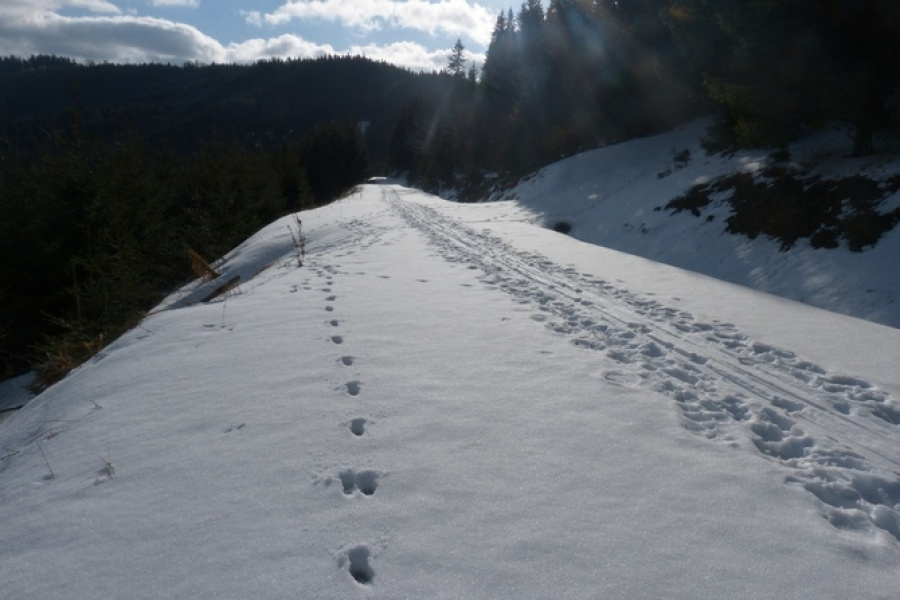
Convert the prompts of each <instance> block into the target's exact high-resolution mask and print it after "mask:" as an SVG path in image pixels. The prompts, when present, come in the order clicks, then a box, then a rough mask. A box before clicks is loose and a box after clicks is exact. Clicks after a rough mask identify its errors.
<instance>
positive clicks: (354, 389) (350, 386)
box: [344, 381, 362, 396]
mask: <svg viewBox="0 0 900 600" xmlns="http://www.w3.org/2000/svg"><path fill="white" fill-rule="evenodd" d="M344 386H345V387H346V388H347V393H348V394H350V395H351V396H359V392H360V390H361V389H362V383H361V382H359V381H348V382H347V383H345V384H344Z"/></svg>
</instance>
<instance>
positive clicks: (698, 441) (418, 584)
mask: <svg viewBox="0 0 900 600" xmlns="http://www.w3.org/2000/svg"><path fill="white" fill-rule="evenodd" d="M688 133H689V132H681V135H682V136H687V137H689V136H688ZM672 142H673V140H672V138H665V137H663V138H661V139H657V140H655V141H653V140H644V141H638V142H636V143H635V144H636V145H635V147H634V148H631V149H629V148H618V147H617V148H615V149H610V150H609V152H611V153H614V154H615V153H618V158H615V157H612V158H611V157H610V156H605V157H604V155H603V154H595V155H588V156H581V157H576V158H575V159H570V161H567V162H570V164H569V166H566V164H564V163H561V164H559V165H556V166H554V167H550V168H549V169H547V170H546V171H545V172H544V173H542V174H540V175H539V176H538V177H536V178H535V179H533V180H532V181H531V182H530V183H526V184H523V186H522V187H521V188H520V189H519V190H518V191H517V194H518V200H508V201H502V202H492V203H485V204H479V205H459V204H453V203H449V202H446V201H443V200H440V199H438V198H436V197H433V196H429V195H427V194H424V193H422V192H419V191H416V190H413V189H410V188H406V187H403V186H401V185H399V184H397V183H395V182H392V181H389V180H376V181H373V182H371V183H369V184H366V185H364V186H362V187H361V188H359V190H358V191H357V192H356V193H354V194H353V195H351V196H350V197H348V198H346V199H344V200H341V201H339V202H337V203H335V204H332V205H330V206H327V207H323V208H320V209H317V210H314V211H308V212H305V213H302V214H301V215H300V216H301V218H302V219H303V229H304V232H305V234H306V249H307V256H306V260H305V263H304V265H303V266H302V267H298V264H297V259H296V251H295V249H294V247H293V242H292V238H291V233H290V231H289V228H290V227H291V226H292V224H293V219H292V217H287V218H285V219H281V220H279V221H277V222H275V223H273V224H272V225H270V226H269V227H267V228H265V229H263V230H262V231H260V232H259V233H258V234H257V235H255V236H253V237H252V238H251V239H250V240H248V241H247V242H246V243H245V244H243V245H241V246H240V247H238V248H237V249H235V251H233V252H232V253H230V254H229V255H228V256H226V257H224V259H223V260H222V261H221V262H220V263H218V264H217V265H216V266H217V268H218V270H219V272H220V273H221V277H220V278H219V279H218V280H216V281H212V282H199V281H198V282H194V283H192V284H190V285H188V286H186V287H185V288H184V289H182V290H179V291H178V292H177V293H175V294H173V295H172V297H170V298H169V299H167V300H166V301H165V302H163V303H162V304H161V305H160V307H159V308H158V309H157V310H155V311H154V312H153V313H152V314H151V315H150V316H148V318H146V319H145V320H144V321H143V322H142V323H141V325H140V326H139V327H137V328H135V329H134V330H132V331H130V332H129V333H127V334H126V335H124V336H122V337H121V338H120V339H119V340H117V341H116V342H114V343H113V344H112V345H110V346H109V347H108V348H106V349H105V350H104V351H103V352H102V354H100V355H99V356H97V357H96V358H95V359H93V360H92V361H90V362H89V363H87V364H85V365H84V366H82V367H81V368H79V369H78V370H76V371H75V372H73V373H72V374H71V375H70V376H69V377H67V378H66V379H64V380H63V381H61V382H60V383H58V384H56V385H55V386H53V387H51V388H50V389H48V390H47V391H46V392H44V393H43V394H41V395H40V396H38V397H37V398H35V399H34V400H33V401H32V402H30V403H29V404H28V405H27V406H26V407H25V408H23V409H21V410H18V411H15V412H12V413H9V414H8V416H7V417H6V419H5V420H4V421H2V422H0V457H2V459H0V539H2V540H3V543H2V544H0V581H2V582H3V583H2V596H3V598H4V599H19V598H41V599H50V598H248V597H249V598H288V597H290V598H298V597H299V598H325V599H327V598H356V597H358V598H391V599H394V598H413V599H417V598H447V599H459V598H498V599H504V598H511V599H512V598H515V599H523V598H534V599H537V598H667V599H669V598H683V599H691V600H698V599H705V598H710V599H712V598H715V599H717V600H719V599H723V598H734V599H738V598H740V599H746V598H775V597H777V598H798V599H799V598H822V599H830V598H834V599H838V598H840V599H844V598H881V599H888V598H895V597H896V590H897V583H898V581H900V518H898V515H900V444H898V441H900V425H898V423H900V405H898V401H897V398H898V397H900V373H898V370H897V369H896V357H897V356H898V351H900V330H898V329H895V328H892V327H887V326H885V325H883V324H879V323H875V322H872V321H865V320H861V319H859V318H856V317H854V316H847V315H842V314H839V313H837V312H833V311H827V310H823V309H822V308H815V307H812V306H809V305H807V304H802V303H799V302H795V301H792V300H790V299H787V298H783V297H777V296H773V295H770V294H767V293H763V292H761V291H754V290H750V289H748V288H747V287H744V286H741V285H736V284H735V283H734V282H732V283H728V282H723V281H721V280H719V279H716V278H713V277H711V276H709V275H713V276H720V275H721V273H719V272H713V273H707V274H701V272H702V271H703V269H702V268H699V267H709V265H711V264H715V261H714V260H712V258H711V257H708V256H707V254H712V253H709V252H705V251H701V250H700V249H699V245H700V244H701V243H704V244H705V243H706V242H707V241H710V240H715V238H716V236H718V235H719V234H716V235H712V234H711V233H709V232H704V231H703V229H702V227H700V226H699V225H697V224H695V223H693V222H692V221H691V220H690V219H692V218H693V217H691V216H690V215H688V216H676V217H671V218H670V219H671V220H672V224H671V225H670V227H671V228H672V229H673V230H678V229H679V228H680V231H682V232H690V233H691V235H694V234H696V235H701V234H702V235H703V236H705V237H703V238H702V239H700V238H698V242H697V243H698V248H696V249H694V248H688V249H685V250H683V251H681V252H682V254H681V258H682V259H683V260H684V261H686V260H687V257H690V256H693V257H694V258H695V259H697V263H696V264H691V265H687V264H682V265H680V266H681V267H682V268H678V267H675V266H671V265H666V264H662V263H661V262H656V261H653V260H648V259H647V258H642V257H640V256H636V255H634V253H632V254H627V253H625V252H623V251H622V250H628V247H627V246H629V244H633V245H636V244H637V242H636V241H634V240H635V239H637V238H638V237H639V236H638V235H633V234H629V233H627V232H626V233H623V232H621V231H618V232H613V233H614V234H615V235H613V234H612V233H611V234H609V237H607V238H604V239H606V240H611V241H610V243H609V244H607V245H608V246H610V247H602V246H599V245H596V244H591V243H585V242H583V241H579V240H578V239H574V238H573V237H569V236H564V235H561V234H558V233H555V232H553V231H551V230H549V229H547V228H544V227H540V226H538V225H541V224H552V223H551V222H552V221H553V220H554V219H557V218H563V217H564V218H567V219H573V220H574V219H575V216H576V215H577V217H578V219H577V224H576V228H575V231H573V233H574V234H575V235H576V236H581V237H582V238H583V239H587V240H588V241H591V240H590V239H589V238H591V236H594V235H597V236H599V235H600V233H595V232H601V231H612V230H613V229H615V228H614V226H613V225H614V224H615V223H616V222H617V221H616V220H615V217H616V216H625V213H626V211H633V212H634V214H633V215H631V214H629V215H628V216H627V218H625V219H624V220H622V221H618V222H619V223H622V222H626V221H627V222H630V223H634V224H637V225H640V224H641V223H647V224H648V225H649V226H650V227H652V228H653V229H659V228H663V227H664V225H663V223H662V221H659V222H657V221H652V222H651V221H650V220H649V219H650V218H651V216H652V217H653V218H654V219H656V215H657V213H652V215H651V214H650V213H648V212H647V208H649V207H650V206H651V205H652V204H653V203H654V202H657V200H655V199H653V198H650V199H648V200H647V202H646V207H645V208H644V209H640V208H637V209H636V208H635V206H631V207H626V206H624V204H625V203H624V202H619V201H621V200H622V199H623V196H622V194H625V191H624V190H627V189H629V188H631V189H632V190H635V189H636V190H637V191H634V193H633V196H629V197H630V198H640V197H642V196H643V195H645V194H646V195H649V194H650V193H651V191H652V188H654V186H656V185H663V183H665V184H666V185H673V182H675V181H681V180H680V179H678V178H684V179H685V181H687V180H688V179H692V178H696V177H698V176H700V174H699V173H698V172H695V173H687V172H686V171H688V170H689V169H691V168H693V167H692V166H691V165H689V166H688V167H686V168H684V169H679V170H677V171H675V172H673V174H672V175H670V176H669V177H667V178H663V179H661V180H660V179H657V178H656V176H655V173H651V174H650V177H649V178H647V177H645V175H646V173H644V172H642V171H640V169H639V167H638V166H637V165H636V164H635V166H634V168H633V169H632V171H629V170H628V169H622V170H621V171H616V172H614V173H611V174H604V173H605V171H597V169H598V168H599V167H598V166H597V165H598V164H599V163H601V162H602V161H604V160H607V161H613V158H615V160H623V161H629V160H634V161H637V160H638V158H640V157H642V156H643V157H646V155H647V154H648V153H649V152H650V151H651V150H652V149H653V148H656V149H657V150H658V149H659V148H662V149H665V150H666V151H668V148H669V146H671V145H672ZM641 144H643V145H644V146H641ZM695 156H696V155H695ZM738 159H740V157H737V158H736V160H738ZM695 160H698V159H696V158H695ZM703 160H706V159H703ZM710 160H711V161H713V162H714V160H713V159H710ZM715 160H718V159H715ZM588 162H591V163H592V164H593V166H590V165H588V164H587V163H588ZM713 162H711V163H710V165H713ZM692 164H693V162H692ZM717 165H718V163H716V164H715V165H713V166H715V167H716V168H719V166H717ZM721 168H723V169H724V168H725V167H724V166H722V167H721ZM566 169H568V170H569V171H568V175H567V174H566V173H565V172H564V171H565V170H566ZM707 173H708V174H710V176H713V175H715V169H714V168H713V167H712V166H711V167H709V168H708V169H707ZM604 177H606V180H604ZM651 180H652V181H651ZM554 181H556V183H554ZM660 182H663V183H660ZM612 184H616V185H617V186H619V189H621V190H622V191H620V192H618V193H619V197H618V200H619V201H616V202H614V204H616V206H615V207H609V206H608V205H609V204H610V203H613V201H614V200H616V198H613V197H612V196H613V192H612V191H608V190H612V189H613V188H614V187H615V186H613V185H612ZM555 186H558V187H555ZM641 186H644V187H641ZM554 190H555V191H554ZM659 193H662V192H661V191H660V192H659ZM529 194H531V195H529ZM541 195H546V196H548V197H549V196H551V195H555V197H556V201H557V202H558V204H553V203H552V202H550V201H549V200H548V201H546V202H545V203H544V204H541V203H540V202H539V200H538V198H539V197H540V196H541ZM592 195H593V196H594V198H592V199H590V198H589V197H590V196H592ZM579 203H580V204H579ZM591 203H593V204H594V205H595V206H593V208H591V207H590V206H591ZM620 204H622V206H619V205H620ZM601 209H603V210H606V212H605V214H606V217H602V215H601V216H596V213H597V212H598V211H600V210H601ZM607 209H608V210H607ZM640 210H644V211H645V212H644V213H641V214H638V212H640ZM554 211H555V212H554ZM578 211H581V212H578ZM645 217H646V218H645ZM682 221H683V222H682ZM695 226H696V227H695ZM585 232H587V233H585ZM645 237H647V238H648V239H649V237H650V236H645ZM721 237H724V236H721ZM629 240H631V241H629ZM613 242H615V243H613ZM664 242H665V240H664V239H662V238H661V239H660V244H662V243H664ZM721 243H722V244H732V245H733V247H740V248H745V249H746V250H747V253H748V254H750V255H752V256H756V257H763V256H767V258H766V260H769V261H772V263H762V262H759V261H757V262H756V263H754V262H752V261H748V262H747V263H742V264H746V265H750V264H754V265H755V267H754V268H762V267H764V266H765V264H776V263H777V264H779V265H780V266H781V268H780V269H779V270H777V272H776V273H773V274H771V277H770V280H769V285H770V287H775V288H777V289H779V290H780V289H782V288H785V289H786V288H787V287H788V284H789V283H790V281H791V277H793V278H794V282H795V284H796V287H797V288H803V286H805V285H812V284H811V283H810V282H809V281H806V280H803V279H802V278H801V277H800V276H799V275H798V273H800V272H801V270H800V268H799V267H798V266H796V264H795V263H793V262H791V261H792V260H794V259H786V258H784V257H775V258H773V257H772V255H771V254H769V255H766V248H767V246H766V244H769V242H767V241H766V240H758V241H756V242H754V244H745V243H743V242H740V241H737V240H724V239H723V240H722V241H721ZM892 243H893V242H892ZM617 244H619V245H620V246H622V247H616V245H617ZM687 246H689V245H687ZM661 247H662V246H661ZM718 248H719V250H717V252H718V251H721V249H722V248H724V246H719V247H718ZM672 251H673V252H675V254H677V253H678V250H676V249H674V248H673V249H672ZM776 251H777V248H776ZM875 252H877V249H876V251H875ZM801 254H802V253H801ZM837 254H839V255H841V256H845V258H846V260H847V261H848V262H842V261H840V260H834V261H832V260H830V259H828V260H824V261H819V262H818V263H817V265H818V268H819V269H821V270H822V271H827V270H828V269H832V268H833V269H834V270H836V273H835V271H831V274H832V276H834V277H837V276H838V275H842V273H843V272H842V271H841V270H842V269H847V268H850V266H848V265H851V266H852V265H857V266H859V265H862V264H863V261H864V259H872V258H873V257H875V256H877V255H876V254H873V253H862V254H860V255H858V256H859V257H860V258H859V259H857V257H856V256H851V253H849V252H846V253H844V252H843V251H837ZM669 256H671V254H670V255H669ZM829 256H832V255H829ZM815 257H816V255H815V253H812V252H810V253H809V256H807V257H806V259H808V260H810V261H812V259H813V258H815ZM676 258H677V256H676ZM701 258H702V259H706V260H701ZM717 258H721V260H722V261H723V262H727V263H728V264H729V265H730V266H731V267H734V266H735V265H736V264H738V261H737V259H735V258H734V257H732V256H730V255H727V254H725V253H724V251H723V253H722V254H721V256H719V257H717ZM760 260H761V259H760ZM779 261H780V262H779ZM853 261H857V262H853ZM669 262H678V261H677V260H671V261H669ZM872 262H876V261H874V260H872ZM689 266H693V267H697V268H693V269H691V270H684V268H687V267H689ZM723 268H724V267H723ZM879 268H885V269H886V267H884V266H883V265H882V266H881V267H879V266H878V265H875V266H871V267H867V268H866V269H863V268H859V269H858V270H859V271H860V272H861V273H860V275H859V277H860V278H864V277H865V276H867V275H866V273H875V272H877V270H878V269H879ZM749 272H750V271H749V270H746V271H745V272H740V273H737V274H736V276H735V277H732V280H741V279H742V278H744V279H746V277H747V275H748V273H749ZM788 272H790V273H792V274H793V275H791V276H789V275H787V274H786V273H788ZM884 272H886V271H882V273H884ZM235 275H240V277H241V279H240V284H239V286H238V287H236V288H233V289H231V290H230V291H228V292H226V293H224V294H222V295H220V296H218V297H217V298H215V299H212V300H210V301H208V302H196V301H195V300H197V299H198V298H203V297H206V296H208V295H209V292H210V291H211V290H214V289H216V288H217V287H218V286H220V285H221V283H222V282H224V281H228V280H230V279H231V278H233V277H234V276H235ZM858 281H862V279H860V280H858ZM739 282H740V281H739ZM773 282H774V283H773ZM863 285H868V284H863ZM884 285H886V286H889V285H893V282H892V280H887V281H885V282H884ZM851 288H852V286H851V287H849V288H844V289H845V290H850V291H852V289H851ZM785 295H786V296H789V297H790V295H791V294H785ZM811 295H813V296H815V297H817V298H819V297H823V298H824V297H825V295H824V294H818V295H817V294H811ZM837 296H839V294H837V293H836V294H835V297H837ZM804 299H806V298H804ZM847 306H851V308H852V307H855V306H859V301H858V300H848V301H847ZM891 310H894V311H896V309H895V308H893V307H892V306H891V305H889V304H886V303H881V304H877V305H876V306H874V307H870V310H869V312H870V313H873V314H877V315H880V316H881V317H883V318H882V319H881V320H883V321H890V318H896V316H894V317H890V312H891Z"/></svg>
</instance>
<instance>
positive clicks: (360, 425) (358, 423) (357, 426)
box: [350, 418, 368, 437]
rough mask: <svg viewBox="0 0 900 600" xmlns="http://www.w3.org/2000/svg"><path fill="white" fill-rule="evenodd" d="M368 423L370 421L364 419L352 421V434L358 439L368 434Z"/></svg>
mask: <svg viewBox="0 0 900 600" xmlns="http://www.w3.org/2000/svg"><path fill="white" fill-rule="evenodd" d="M366 423H368V421H366V420H365V419H363V418H358V419H353V420H352V421H350V433H352V434H353V435H355V436H356V437H360V436H361V435H363V434H364V433H365V432H366Z"/></svg>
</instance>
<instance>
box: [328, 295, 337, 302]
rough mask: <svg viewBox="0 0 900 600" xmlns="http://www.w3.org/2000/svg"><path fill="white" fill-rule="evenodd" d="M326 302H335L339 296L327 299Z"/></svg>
mask: <svg viewBox="0 0 900 600" xmlns="http://www.w3.org/2000/svg"><path fill="white" fill-rule="evenodd" d="M325 300H327V301H328V302H334V301H335V300H337V296H328V297H327V298H325Z"/></svg>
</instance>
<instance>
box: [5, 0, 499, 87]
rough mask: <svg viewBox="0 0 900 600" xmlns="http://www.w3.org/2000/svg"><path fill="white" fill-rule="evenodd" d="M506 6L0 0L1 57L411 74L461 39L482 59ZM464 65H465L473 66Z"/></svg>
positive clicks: (332, 0) (425, 0) (436, 65)
mask: <svg viewBox="0 0 900 600" xmlns="http://www.w3.org/2000/svg"><path fill="white" fill-rule="evenodd" d="M510 6H511V5H510V4H508V2H507V1H506V0H479V1H477V2H472V1H468V0H257V1H253V0H3V2H2V3H0V55H2V56H10V55H12V56H23V57H26V56H31V55H34V54H54V55H57V56H65V57H69V58H74V59H77V60H83V61H96V62H103V61H106V62H114V63H139V62H166V63H175V64H182V63H184V62H187V61H196V62H200V63H204V64H206V63H214V62H215V63H247V62H255V61H257V60H260V59H266V58H273V57H279V58H288V57H294V58H298V57H299V58H312V57H318V56H323V55H345V54H349V55H364V56H366V57H369V58H372V59H374V60H383V61H386V62H390V63H394V64H397V65H400V66H403V67H406V68H409V69H413V70H416V71H432V70H439V69H442V68H444V67H445V66H446V65H447V59H448V56H449V51H450V49H451V48H452V47H453V45H454V44H455V42H456V40H457V39H460V40H461V41H462V43H463V45H464V46H465V47H466V49H467V56H468V59H469V60H470V61H472V62H474V63H475V64H476V65H481V64H483V62H484V54H485V51H486V49H487V44H488V43H489V41H490V35H491V30H492V28H493V25H494V22H495V20H496V16H497V14H498V13H499V12H500V11H502V10H506V9H508V8H509V7H510ZM469 64H472V63H471V62H470V63H469Z"/></svg>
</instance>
